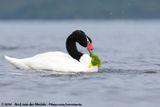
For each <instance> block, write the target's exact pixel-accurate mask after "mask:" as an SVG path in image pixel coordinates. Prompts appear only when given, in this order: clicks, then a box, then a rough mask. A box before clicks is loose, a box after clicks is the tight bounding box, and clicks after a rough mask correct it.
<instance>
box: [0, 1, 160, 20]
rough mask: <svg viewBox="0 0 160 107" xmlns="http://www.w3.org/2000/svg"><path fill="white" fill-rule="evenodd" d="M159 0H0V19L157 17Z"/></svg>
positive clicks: (159, 6) (159, 15)
mask: <svg viewBox="0 0 160 107" xmlns="http://www.w3.org/2000/svg"><path fill="white" fill-rule="evenodd" d="M159 12H160V0H0V19H117V18H118V19H119V18H121V19H139V18H160V14H159Z"/></svg>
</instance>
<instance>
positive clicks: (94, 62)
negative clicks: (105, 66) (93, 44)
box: [90, 54, 101, 68]
mask: <svg viewBox="0 0 160 107" xmlns="http://www.w3.org/2000/svg"><path fill="white" fill-rule="evenodd" d="M90 57H91V58H92V60H91V63H92V65H93V66H97V67H98V68H100V67H101V60H100V58H99V57H98V56H97V55H95V54H90Z"/></svg>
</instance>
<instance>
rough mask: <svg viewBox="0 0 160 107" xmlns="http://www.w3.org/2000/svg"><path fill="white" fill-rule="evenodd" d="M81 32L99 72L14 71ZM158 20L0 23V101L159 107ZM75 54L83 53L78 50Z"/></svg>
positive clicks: (159, 25)
mask: <svg viewBox="0 0 160 107" xmlns="http://www.w3.org/2000/svg"><path fill="white" fill-rule="evenodd" d="M76 29H81V30H84V31H85V32H86V34H88V36H90V37H91V38H92V40H93V42H94V46H95V50H94V53H96V54H97V55H99V56H100V57H101V59H102V60H103V66H102V67H101V69H100V70H99V72H98V73H77V74H74V73H71V74H59V73H56V72H49V71H33V70H32V71H25V70H19V69H16V68H14V67H13V66H12V65H10V64H9V63H8V62H6V61H5V60H4V58H3V56H4V55H9V56H14V57H18V58H23V57H28V56H32V55H35V54H38V53H42V52H47V51H57V50H58V51H64V52H66V49H65V39H66V38H67V36H68V35H69V34H70V33H71V32H72V31H73V30H76ZM159 29H160V21H158V20H157V21H153V20H152V21H148V20H146V21H125V20H122V21H118V20H117V21H116V20H113V21H0V103H1V102H12V103H15V102H33V103H34V102H39V103H40V102H53V103H80V104H82V106H83V107H107V106H108V107H159V106H160V30H159ZM79 50H81V51H83V52H86V50H85V49H82V47H80V46H79Z"/></svg>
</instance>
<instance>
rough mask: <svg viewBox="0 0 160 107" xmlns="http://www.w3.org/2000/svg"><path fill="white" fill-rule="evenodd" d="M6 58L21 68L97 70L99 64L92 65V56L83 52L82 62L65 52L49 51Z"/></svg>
mask: <svg viewBox="0 0 160 107" xmlns="http://www.w3.org/2000/svg"><path fill="white" fill-rule="evenodd" d="M5 59H6V60H7V61H9V62H10V63H11V64H13V65H14V66H16V67H17V68H19V69H26V70H29V69H34V70H51V71H62V72H97V71H98V67H97V66H90V65H91V57H90V56H89V55H88V54H83V55H82V56H81V58H80V62H79V61H77V60H76V59H73V58H72V57H71V56H70V55H69V54H66V53H63V52H58V51H56V52H47V53H42V54H38V55H35V56H33V57H29V58H23V59H17V58H12V57H8V56H5Z"/></svg>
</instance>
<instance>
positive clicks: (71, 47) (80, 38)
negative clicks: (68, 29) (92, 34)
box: [66, 30, 87, 61]
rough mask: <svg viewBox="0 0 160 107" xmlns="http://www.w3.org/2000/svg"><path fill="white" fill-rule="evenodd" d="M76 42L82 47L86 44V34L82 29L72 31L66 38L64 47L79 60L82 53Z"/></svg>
mask: <svg viewBox="0 0 160 107" xmlns="http://www.w3.org/2000/svg"><path fill="white" fill-rule="evenodd" d="M76 42H78V43H79V44H80V45H81V46H83V47H86V46H87V40H86V35H85V33H84V32H83V31H80V30H76V31H74V32H73V33H72V34H71V35H70V36H69V37H68V38H67V40H66V48H67V51H68V53H69V54H70V55H71V56H72V57H73V58H74V59H76V60H78V61H79V59H80V58H81V56H82V55H83V53H81V52H79V51H78V49H77V46H76Z"/></svg>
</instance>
